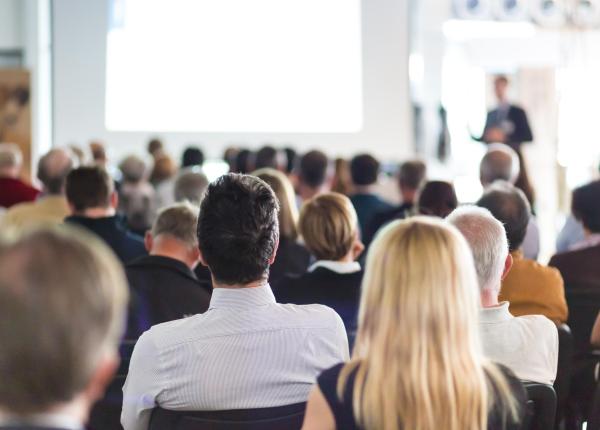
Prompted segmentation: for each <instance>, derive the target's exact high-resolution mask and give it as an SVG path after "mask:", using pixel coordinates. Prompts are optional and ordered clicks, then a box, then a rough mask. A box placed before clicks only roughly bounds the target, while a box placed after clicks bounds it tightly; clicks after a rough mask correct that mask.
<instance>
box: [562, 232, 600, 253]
mask: <svg viewBox="0 0 600 430" xmlns="http://www.w3.org/2000/svg"><path fill="white" fill-rule="evenodd" d="M597 245H600V233H593V234H591V235H589V236H588V237H586V238H585V239H583V240H582V241H580V242H577V243H576V244H574V245H573V246H571V247H570V248H569V251H577V250H580V249H585V248H591V247H592V246H597Z"/></svg>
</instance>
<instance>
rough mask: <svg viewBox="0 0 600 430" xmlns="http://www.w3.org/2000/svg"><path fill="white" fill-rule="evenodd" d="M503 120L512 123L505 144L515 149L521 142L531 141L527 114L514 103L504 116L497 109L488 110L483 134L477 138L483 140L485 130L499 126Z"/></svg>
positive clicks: (531, 135) (531, 136)
mask: <svg viewBox="0 0 600 430" xmlns="http://www.w3.org/2000/svg"><path fill="white" fill-rule="evenodd" d="M503 121H506V122H508V123H510V124H512V132H511V133H509V134H508V135H507V136H506V138H507V141H506V142H504V143H506V144H507V145H510V146H512V147H513V148H515V149H516V148H518V147H519V146H521V144H522V143H523V142H531V141H532V140H533V133H532V132H531V127H530V126H529V121H528V119H527V114H526V113H525V111H524V110H523V109H522V108H520V107H518V106H515V105H510V106H509V108H508V113H507V115H506V117H505V118H502V115H501V114H500V111H499V110H498V109H494V110H491V111H490V112H488V114H487V118H486V121H485V129H484V131H483V135H482V136H481V137H480V138H479V139H477V140H480V141H482V142H485V134H486V132H487V131H488V130H489V129H490V128H494V127H501V125H502V122H503ZM486 143H493V142H486Z"/></svg>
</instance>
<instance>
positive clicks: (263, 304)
mask: <svg viewBox="0 0 600 430" xmlns="http://www.w3.org/2000/svg"><path fill="white" fill-rule="evenodd" d="M348 355H349V354H348V341H347V337H346V330H345V328H344V324H343V322H342V320H341V318H340V317H339V315H338V314H337V313H336V312H335V311H334V310H332V309H330V308H328V307H326V306H322V305H307V306H306V305H305V306H298V305H287V304H286V305H284V304H278V303H276V302H275V297H274V296H273V293H272V291H271V287H270V286H269V285H264V286H261V287H255V288H243V289H226V288H215V290H214V291H213V295H212V298H211V301H210V307H209V309H208V311H207V312H205V313H204V314H201V315H195V316H193V317H189V318H185V319H181V320H176V321H171V322H167V323H163V324H159V325H156V326H154V327H152V328H151V329H150V330H148V331H147V332H146V333H144V334H143V335H142V336H141V337H140V339H139V341H138V342H137V344H136V346H135V349H134V352H133V356H132V358H131V363H130V366H129V375H128V376H127V381H126V382H125V385H124V387H123V394H124V396H123V411H122V415H121V423H122V424H123V427H124V428H125V430H146V429H147V428H148V423H149V419H150V414H151V410H152V408H154V407H156V406H160V407H162V408H164V409H170V410H190V411H193V410H230V409H251V408H266V407H275V406H283V405H288V404H293V403H299V402H305V401H306V400H307V398H308V394H309V391H310V389H311V387H312V385H313V384H314V383H315V381H316V378H317V376H318V375H319V373H320V372H321V371H322V370H325V369H327V368H329V367H331V366H333V365H335V364H337V363H339V362H341V361H346V360H347V359H348Z"/></svg>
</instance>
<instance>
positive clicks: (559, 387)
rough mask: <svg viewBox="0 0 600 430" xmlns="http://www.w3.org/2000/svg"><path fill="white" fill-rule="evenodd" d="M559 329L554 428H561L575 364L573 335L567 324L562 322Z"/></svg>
mask: <svg viewBox="0 0 600 430" xmlns="http://www.w3.org/2000/svg"><path fill="white" fill-rule="evenodd" d="M557 329H558V369H557V372H556V380H555V381H554V391H555V392H556V400H557V402H556V423H555V425H554V428H555V429H556V430H558V429H559V426H560V424H561V422H562V421H563V418H564V415H565V409H566V406H567V400H568V398H569V390H570V389H571V366H572V364H573V347H574V346H573V335H572V334H571V329H570V328H569V326H568V325H566V324H561V325H559V326H558V327H557Z"/></svg>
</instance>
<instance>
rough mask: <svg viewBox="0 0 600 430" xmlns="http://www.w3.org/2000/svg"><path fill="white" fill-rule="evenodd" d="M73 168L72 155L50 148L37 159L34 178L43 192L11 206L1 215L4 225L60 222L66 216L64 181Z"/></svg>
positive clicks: (19, 225)
mask: <svg viewBox="0 0 600 430" xmlns="http://www.w3.org/2000/svg"><path fill="white" fill-rule="evenodd" d="M72 168H73V160H72V158H71V154H70V153H69V152H68V151H66V150H64V149H52V150H50V151H49V152H48V153H46V154H45V155H44V156H42V157H41V158H40V161H39V162H38V169H37V177H38V179H39V180H40V182H41V183H42V185H43V187H42V194H41V197H40V198H38V199H37V200H36V201H34V202H26V203H20V204H18V205H14V206H12V207H11V208H10V209H9V210H8V211H7V212H6V214H5V215H4V218H3V219H2V223H1V224H2V225H3V226H5V227H15V228H26V227H32V226H36V225H40V224H60V223H62V222H63V220H64V219H65V217H66V216H68V215H69V213H70V210H69V205H68V204H67V199H66V198H65V181H66V179H67V175H68V174H69V172H70V171H71V169H72Z"/></svg>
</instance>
